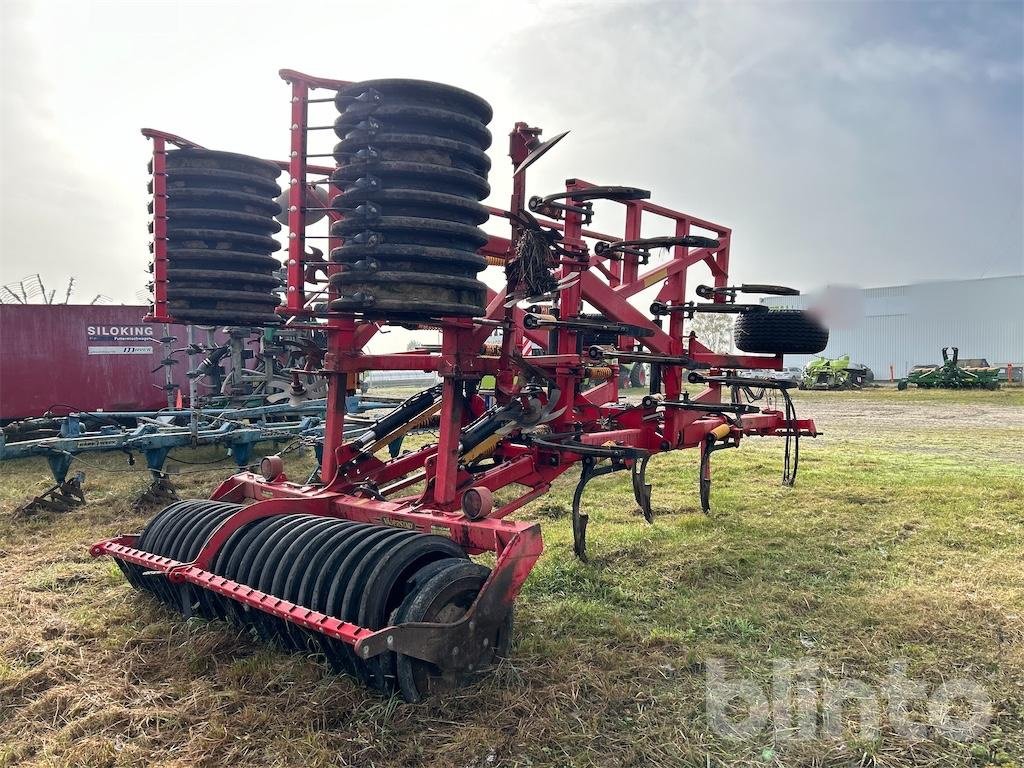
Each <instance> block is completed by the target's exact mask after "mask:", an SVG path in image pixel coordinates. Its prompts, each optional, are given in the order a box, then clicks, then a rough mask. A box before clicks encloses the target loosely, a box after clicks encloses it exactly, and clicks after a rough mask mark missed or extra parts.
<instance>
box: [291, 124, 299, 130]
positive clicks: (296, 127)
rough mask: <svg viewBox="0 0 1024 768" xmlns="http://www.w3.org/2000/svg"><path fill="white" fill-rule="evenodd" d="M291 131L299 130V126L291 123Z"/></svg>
mask: <svg viewBox="0 0 1024 768" xmlns="http://www.w3.org/2000/svg"><path fill="white" fill-rule="evenodd" d="M292 130H293V131H297V130H299V124H298V123H292Z"/></svg>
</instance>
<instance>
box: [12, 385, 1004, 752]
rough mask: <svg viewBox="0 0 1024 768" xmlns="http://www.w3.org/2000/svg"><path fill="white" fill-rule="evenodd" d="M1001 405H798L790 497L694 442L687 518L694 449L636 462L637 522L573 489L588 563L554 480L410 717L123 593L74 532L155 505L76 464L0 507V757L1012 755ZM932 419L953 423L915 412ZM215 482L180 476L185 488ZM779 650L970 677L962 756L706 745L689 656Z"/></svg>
mask: <svg viewBox="0 0 1024 768" xmlns="http://www.w3.org/2000/svg"><path fill="white" fill-rule="evenodd" d="M900 394H901V395H903V394H906V393H900ZM911 394H915V393H911ZM928 394H929V395H931V393H928ZM943 394H944V395H945V393H943ZM998 394H999V393H985V395H984V397H983V399H981V400H970V399H969V397H970V396H969V395H968V394H966V393H952V394H951V395H947V396H943V397H940V398H934V399H931V400H929V401H928V402H921V400H920V399H919V398H914V400H913V402H905V401H904V402H903V403H902V405H901V401H900V400H898V399H895V398H894V396H892V395H890V394H889V393H883V394H882V395H881V396H876V395H875V393H868V394H860V395H856V396H850V395H843V396H842V399H836V398H830V397H827V396H825V395H821V394H819V393H805V394H802V395H801V397H800V402H801V403H802V404H803V405H804V406H806V407H807V408H808V409H809V410H811V411H814V412H817V413H819V414H820V416H819V418H820V424H819V426H821V427H822V428H823V429H825V430H826V435H825V436H824V437H822V438H819V439H818V440H817V441H814V442H811V441H808V442H807V443H805V446H804V452H803V456H802V462H801V478H800V481H799V483H798V485H797V487H796V488H794V489H788V488H782V487H780V486H779V483H778V475H779V466H778V465H779V459H780V450H781V446H780V445H779V443H778V442H777V441H767V440H764V441H757V440H751V441H748V443H747V444H745V445H744V447H743V448H742V449H741V450H740V451H729V452H723V453H719V454H716V456H715V461H716V468H715V470H716V471H715V478H716V487H715V491H714V497H713V503H714V509H715V511H714V513H713V514H712V515H711V516H710V517H705V516H703V515H701V514H700V513H699V511H698V506H697V499H696V489H695V480H694V477H695V472H696V466H695V459H696V457H695V455H693V454H692V452H686V453H680V454H671V455H667V456H664V457H658V458H656V459H655V460H654V461H652V466H651V470H650V477H651V479H652V480H653V482H654V486H655V497H654V506H655V512H656V513H657V515H658V517H657V521H656V524H655V525H654V526H653V527H649V526H647V525H646V524H644V523H643V521H642V519H640V518H639V517H638V516H637V514H636V513H635V510H634V505H633V502H632V496H631V493H630V491H629V483H628V477H625V476H621V477H615V476H613V477H609V478H603V479H600V480H598V481H595V482H594V483H593V484H592V486H591V488H590V489H588V492H587V496H586V497H585V503H586V504H587V507H588V509H589V511H590V512H591V517H592V524H591V552H592V555H593V562H592V563H591V564H590V565H582V564H580V563H578V562H576V561H575V560H574V559H573V558H572V557H571V555H570V540H571V534H570V531H569V521H568V519H567V513H568V507H569V499H570V495H571V491H572V483H573V479H572V478H569V479H566V480H564V481H563V482H560V483H559V484H558V486H557V487H556V488H555V489H554V491H553V492H552V493H551V494H549V495H548V496H546V497H545V498H543V499H541V500H540V501H538V502H536V503H534V504H533V505H531V507H529V508H528V510H527V511H526V516H528V517H532V518H534V519H537V520H540V521H541V522H542V523H543V526H544V531H545V539H546V543H547V551H546V553H545V555H544V556H543V558H542V559H541V561H540V563H539V564H538V566H537V568H536V570H535V572H534V573H533V575H531V578H530V580H529V582H528V584H527V587H526V589H525V590H524V593H523V595H522V597H521V599H520V600H519V602H518V604H517V610H518V614H517V619H518V624H517V631H516V647H515V649H514V654H513V657H512V659H511V660H510V661H508V662H506V663H505V664H504V665H503V666H502V667H501V668H500V669H498V670H497V672H496V673H495V674H494V675H493V676H492V677H490V678H489V679H488V680H486V681H485V682H483V683H481V684H479V685H477V686H475V687H473V688H469V689H466V690H463V691H461V692H459V693H458V695H455V696H452V697H450V698H448V699H445V700H443V701H433V702H430V703H427V704H424V705H420V706H408V705H405V704H402V703H400V702H398V701H395V700H386V699H381V698H379V697H377V696H374V695H371V694H369V693H367V692H365V691H363V690H361V689H360V688H358V687H357V686H356V685H355V684H354V683H352V682H350V681H349V680H347V679H345V678H340V677H334V676H331V675H329V674H327V673H326V672H325V670H324V668H323V667H322V666H321V665H320V664H319V663H317V661H316V660H315V659H307V658H302V657H297V656H293V655H286V654H284V653H280V652H277V651H275V650H273V649H271V648H268V647H266V646H262V645H260V644H258V643H256V642H254V641H252V640H250V639H249V638H247V637H242V636H239V635H238V633H237V632H235V631H234V630H232V629H230V628H228V627H226V626H224V625H220V624H204V623H202V622H198V621H192V622H188V623H186V622H183V621H182V620H181V619H180V618H179V617H177V616H175V615H172V614H171V613H170V612H169V611H167V610H166V609H164V608H163V607H161V606H160V605H159V604H157V603H156V602H155V601H153V600H150V599H148V598H147V597H145V596H143V595H140V594H137V593H135V592H134V591H132V590H131V589H130V588H129V587H128V586H127V584H126V583H124V581H123V579H122V578H121V577H120V574H119V572H118V571H117V569H116V568H115V567H114V566H113V564H112V563H110V562H109V561H106V560H100V561H97V560H92V559H90V558H89V557H88V555H87V554H86V548H87V546H88V545H89V544H90V543H92V542H93V541H95V540H96V539H98V538H101V537H104V536H107V535H110V534H114V533H117V532H119V531H128V530H134V529H137V528H139V527H140V526H141V525H142V524H143V522H144V521H145V519H146V518H147V517H148V516H149V514H151V513H152V510H150V511H147V512H144V513H137V512H133V511H131V509H130V506H129V502H130V500H131V497H132V495H133V494H134V493H136V492H137V491H138V490H139V489H141V487H142V485H143V484H144V479H143V476H142V475H141V474H126V473H122V472H119V473H116V474H111V473H101V472H98V471H95V469H93V470H87V471H88V473H89V480H88V493H89V496H90V504H89V505H88V506H87V507H85V508H84V509H82V510H79V511H76V512H73V513H71V514H69V515H65V516H50V517H42V518H36V519H31V520H16V519H14V518H12V517H10V516H9V515H3V516H2V522H0V569H2V573H3V577H2V578H0V604H2V605H3V610H2V612H0V765H26V766H90V767H92V766H186V765H197V766H225V765H232V766H239V767H241V766H286V765H287V766H356V765H358V766H405V765H430V766H482V767H486V766H496V765H500V766H504V765H521V766H529V765H535V766H536V765H560V766H561V765H572V766H591V765H593V766H648V765H652V766H691V765H692V766H704V767H705V768H706V766H709V765H715V766H717V765H730V766H743V765H751V766H754V765H756V766H804V765H806V766H833V765H834V766H852V765H877V766H893V767H894V768H902V767H903V766H911V765H914V766H936V767H938V766H983V765H999V766H1003V768H1006V767H1007V766H1012V765H1019V764H1020V762H1019V761H1020V758H1021V755H1022V754H1024V736H1022V731H1024V568H1022V565H1021V563H1022V562H1024V512H1022V508H1021V499H1022V498H1024V473H1022V472H1021V463H1020V453H1019V451H1020V446H1021V445H1022V442H1024V440H1022V439H1024V408H1021V407H1020V406H1021V405H1022V403H1019V402H1016V399H1012V400H1009V401H1006V400H992V399H989V398H990V396H992V395H998ZM882 405H884V406H885V408H882V407H881V406H882ZM929 407H931V408H932V409H933V410H928V408H929ZM891 408H894V409H896V410H894V411H891V410H888V409H891ZM883 412H884V418H882V417H880V418H878V419H875V418H874V415H875V414H876V413H883ZM950 412H952V413H955V414H959V415H961V416H963V417H965V418H964V419H963V420H958V419H956V418H954V419H940V418H938V416H939V415H940V414H948V413H950ZM900 414H902V415H900ZM979 419H981V420H984V419H990V420H991V422H992V423H993V424H999V425H1000V426H998V427H993V426H991V425H989V426H988V427H986V428H982V429H979V428H978V427H977V426H976V422H977V421H978V420H979ZM185 458H189V459H194V458H195V457H194V456H192V455H185ZM90 461H91V462H93V463H97V464H100V465H102V466H104V467H106V468H108V469H114V468H116V469H124V468H125V466H124V463H123V458H120V459H119V458H117V457H106V458H103V459H96V458H94V459H90ZM308 461H309V459H308V457H306V458H300V459H297V460H296V461H293V462H292V464H293V465H294V464H296V463H298V464H302V466H303V468H304V467H305V466H308ZM0 471H2V473H3V476H2V478H0V505H2V508H3V511H4V512H9V511H10V510H11V509H12V508H13V506H14V505H15V504H16V503H17V502H18V501H20V500H21V499H22V498H23V497H24V496H25V495H27V493H28V491H29V488H30V487H35V488H36V489H41V488H42V487H43V486H44V477H45V471H44V469H43V466H42V464H41V463H39V462H16V463H9V464H8V463H5V464H3V465H0ZM225 472H226V470H219V471H213V472H210V473H208V474H191V475H187V476H182V478H181V479H180V481H179V484H180V485H181V486H182V487H183V490H184V491H185V492H187V493H190V494H195V495H202V494H203V493H205V492H207V491H208V490H209V489H210V487H212V485H213V484H214V482H215V481H216V480H217V479H218V478H219V477H221V476H223V474H224V473H225ZM296 474H300V472H296ZM778 658H792V659H802V660H811V659H813V660H816V661H818V662H819V663H820V664H821V666H822V667H823V668H824V669H825V670H827V674H825V675H823V677H824V678H825V679H827V680H835V679H837V678H839V677H845V676H853V677H858V678H860V679H862V680H864V681H866V682H868V683H869V684H871V685H876V684H877V683H878V681H879V680H880V679H881V677H882V676H884V675H885V674H886V673H887V670H888V665H889V662H890V660H893V659H900V658H902V659H906V661H907V664H908V669H909V674H910V675H911V677H913V678H914V679H917V680H920V681H922V682H924V683H926V684H927V685H928V686H929V687H930V688H933V687H934V686H936V685H938V684H940V683H941V682H942V681H943V680H946V679H949V678H951V677H963V676H970V677H972V678H973V679H976V680H977V681H979V682H980V683H981V684H982V685H984V687H985V688H986V690H987V691H988V693H989V695H990V696H991V698H992V700H993V702H994V706H995V716H994V719H993V722H992V724H991V726H990V727H989V729H988V730H987V731H986V733H985V734H984V735H983V736H982V737H981V739H980V740H977V741H975V742H973V743H967V744H960V743H956V742H951V741H945V740H943V739H941V738H932V737H930V738H925V739H918V740H909V739H907V738H904V737H901V736H899V735H898V734H897V733H896V732H895V730H894V729H893V727H892V725H891V724H890V723H883V728H882V732H881V735H880V737H879V738H878V739H876V740H871V741H869V742H865V741H863V740H861V739H860V738H859V734H858V733H857V730H856V727H855V724H852V723H851V724H848V727H847V728H846V729H845V730H844V732H843V734H842V735H841V736H840V737H838V738H820V739H817V740H815V741H812V742H803V741H795V742H792V741H790V742H787V741H784V740H781V739H775V738H774V737H773V733H772V732H771V731H770V730H764V731H762V732H761V733H760V734H759V735H758V736H757V737H755V738H753V739H748V740H741V741H733V740H729V739H726V738H724V737H722V736H719V735H717V734H716V733H715V731H714V729H713V728H711V726H710V724H709V722H708V719H707V716H706V714H705V711H704V693H705V674H706V664H707V661H708V660H709V659H722V660H723V661H725V662H726V663H727V664H728V665H729V666H730V667H731V669H733V670H734V671H735V672H736V674H740V673H741V672H742V674H744V675H745V676H747V677H749V678H750V679H752V680H754V681H757V682H758V683H759V684H760V685H762V686H767V685H768V684H769V682H770V676H771V671H772V661H773V659H778ZM1015 761H1017V762H1015Z"/></svg>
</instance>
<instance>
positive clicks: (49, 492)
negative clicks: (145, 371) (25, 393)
mask: <svg viewBox="0 0 1024 768" xmlns="http://www.w3.org/2000/svg"><path fill="white" fill-rule="evenodd" d="M398 404H399V401H398V400H396V399H394V398H377V399H376V400H371V399H369V398H366V397H362V396H359V395H349V397H348V398H347V400H346V405H345V407H346V410H347V411H348V412H349V413H352V414H358V413H362V412H365V411H375V410H381V409H387V410H391V409H393V408H395V407H396V406H397V405H398ZM325 410H326V400H323V399H320V400H310V401H306V402H303V403H300V404H290V403H281V404H277V405H263V406H256V407H253V408H200V409H186V410H163V411H149V412H139V411H129V412H123V413H122V412H116V411H108V412H99V413H70V414H68V415H67V416H52V415H49V416H46V417H43V418H37V419H22V420H19V421H15V422H12V423H10V424H8V425H6V426H4V427H2V428H0V462H3V461H13V460H15V459H24V458H29V457H33V456H40V457H43V458H45V459H46V462H47V464H48V466H49V469H50V474H51V476H52V479H53V484H52V485H51V486H50V487H49V488H47V489H46V490H45V491H43V492H42V493H41V494H39V495H37V496H35V497H33V498H32V499H29V500H28V501H26V502H25V503H24V504H22V505H20V506H19V507H18V512H19V513H20V514H32V513H35V512H67V511H69V510H70V509H72V508H74V507H77V506H81V505H82V504H85V502H86V499H85V488H84V487H83V485H82V483H83V482H84V480H85V472H84V471H79V472H76V473H74V474H71V473H70V470H71V467H72V464H73V463H74V461H75V460H76V458H77V457H79V456H81V455H83V454H94V453H123V454H124V455H125V457H126V461H127V464H128V466H129V467H131V466H135V463H136V460H135V457H136V455H138V456H141V457H142V458H143V459H144V461H145V464H146V470H147V471H148V472H149V473H150V485H149V487H148V488H147V489H146V490H145V491H144V492H143V493H142V494H141V496H140V497H139V499H137V501H136V503H137V504H138V505H140V506H141V505H145V504H154V503H158V502H161V501H169V500H175V499H177V498H178V497H177V493H176V491H175V489H174V486H173V484H172V478H173V474H171V473H169V472H168V471H167V470H166V464H167V462H168V460H170V461H171V462H175V461H179V460H178V459H176V458H175V457H173V456H171V451H172V450H174V449H181V448H200V447H205V446H213V445H216V446H221V447H223V448H224V449H225V451H226V455H227V458H230V459H231V460H233V461H234V462H235V464H236V465H237V466H238V468H239V469H245V468H246V467H249V466H250V462H251V461H252V456H253V449H254V447H255V446H256V445H257V444H259V443H274V444H280V443H294V444H298V443H301V444H303V445H307V446H309V447H311V448H313V449H314V451H315V452H316V453H317V454H318V455H319V452H320V448H321V446H322V445H323V430H324V426H323V425H324V412H325ZM371 423H372V420H371V419H369V418H367V417H362V418H354V419H349V420H348V421H347V422H346V423H345V434H346V436H348V437H352V438H354V437H358V436H359V435H360V434H362V433H363V432H364V431H365V430H366V429H367V428H368V427H369V425H370V424H371ZM400 447H401V441H400V440H399V441H398V442H397V444H396V445H394V446H393V447H392V450H393V452H394V453H397V452H398V450H399V449H400ZM184 463H190V462H184Z"/></svg>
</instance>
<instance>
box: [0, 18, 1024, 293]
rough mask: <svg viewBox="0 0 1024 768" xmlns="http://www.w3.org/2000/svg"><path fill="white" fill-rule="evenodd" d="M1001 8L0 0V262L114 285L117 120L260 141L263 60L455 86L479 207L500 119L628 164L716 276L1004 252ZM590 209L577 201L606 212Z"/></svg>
mask: <svg viewBox="0 0 1024 768" xmlns="http://www.w3.org/2000/svg"><path fill="white" fill-rule="evenodd" d="M1022 9H1024V3H1022V2H1020V1H1019V0H1018V2H1006V3H1001V2H978V3H969V2H898V3H896V2H890V3H881V2H811V3H793V2H737V3H729V2H718V1H715V2H649V3H648V2H628V3H617V2H600V1H599V0H589V1H588V2H576V0H562V2H557V3H555V2H538V1H534V2H516V3H507V4H506V3H500V2H467V3H457V2H442V1H441V0H431V2H409V3H390V2H381V1H376V2H366V1H365V0H363V1H361V2H354V3H352V2H331V3H327V2H318V3H305V2H295V1H292V2H286V1H283V0H277V1H276V2H273V3H263V2H238V3H234V2H217V3H213V2H177V3H174V2H157V1H152V2H142V1H141V0H140V1H139V2H124V1H122V2H95V1H92V2H90V1H89V0H77V1H76V2H70V3H64V2H57V1H55V0H51V1H49V2H48V1H46V0H35V2H19V1H18V0H0V14H2V17H0V18H2V24H0V26H2V30H0V51H2V52H0V57H2V89H0V90H2V122H0V128H2V131H0V132H2V155H0V172H2V174H3V179H2V187H0V189H2V193H0V194H2V195H3V205H2V219H0V284H4V283H8V282H11V281H14V280H18V279H20V278H22V277H25V276H26V275H29V274H34V273H36V272H39V273H41V274H42V276H43V278H44V280H45V281H46V282H47V283H48V284H50V285H62V284H63V283H64V282H66V280H67V278H68V277H70V276H74V277H75V278H76V288H75V293H74V295H73V300H74V299H78V300H81V301H88V300H89V299H91V298H92V297H93V296H94V295H96V294H102V295H104V296H107V297H109V298H110V299H112V300H113V301H115V302H117V303H122V302H124V303H136V302H138V293H139V291H140V289H143V287H144V284H145V282H146V271H145V268H146V264H147V262H148V252H147V249H146V244H147V242H148V238H149V235H148V233H147V231H146V222H147V213H146V203H147V199H148V198H147V194H146V181H147V173H146V162H147V160H148V157H149V151H150V148H149V144H148V142H147V141H146V140H145V139H144V138H143V137H142V136H141V135H140V133H139V129H140V128H142V127H144V126H147V127H154V128H161V129H164V130H167V131H170V132H172V133H176V134H179V135H182V136H185V137H188V138H190V139H192V140H194V141H195V142H197V143H200V144H203V145H205V146H208V147H210V148H214V149H223V150H232V151H237V152H243V153H247V154H253V155H258V156H262V157H272V158H284V156H285V155H286V154H287V141H288V111H287V110H288V90H287V86H286V85H285V84H284V82H283V81H282V80H281V79H280V78H279V77H278V74H277V72H278V70H279V69H281V68H290V69H297V70H300V71H304V72H308V73H310V74H314V75H318V76H322V77H331V78H337V79H343V80H361V79H370V78H378V77H412V78H421V79H427V80H438V81H442V82H447V83H451V84H453V85H458V86H461V87H463V88H466V89H468V90H471V91H474V92H476V93H478V94H480V95H481V96H483V97H484V98H486V99H487V100H488V101H489V102H490V103H491V104H492V105H493V106H494V112H495V118H494V120H493V121H492V123H491V130H492V132H493V133H494V135H495V141H494V145H493V146H492V148H491V150H490V154H491V158H492V161H493V164H494V168H493V170H492V172H491V185H492V190H493V191H492V194H491V197H490V198H489V199H488V201H487V202H488V203H490V204H491V205H495V206H500V207H504V206H505V205H506V204H507V199H508V194H509V191H510V165H509V161H508V158H507V157H506V152H507V140H506V138H505V136H506V135H507V133H508V131H509V130H510V129H511V127H512V125H513V123H514V122H515V121H516V120H525V121H527V122H529V123H530V124H532V125H537V126H540V127H542V128H543V129H544V131H545V135H547V136H550V135H553V134H555V133H558V132H561V131H564V130H571V133H570V135H569V136H568V137H567V138H566V139H565V140H564V141H563V142H562V143H561V144H560V145H559V146H558V147H557V149H554V150H553V151H552V152H551V153H550V154H548V155H547V156H546V157H545V158H544V159H543V160H542V161H540V162H539V163H538V164H537V165H535V166H534V167H533V168H531V170H530V175H529V193H530V194H547V193H550V192H554V191H557V190H558V189H560V188H561V187H562V183H563V181H564V179H565V178H568V177H580V178H584V179H587V180H588V181H591V182H594V183H600V184H625V185H633V186H640V187H643V188H646V189H650V190H651V191H652V199H654V200H656V201H657V202H660V203H662V204H664V205H667V206H669V207H672V208H678V209H682V210H685V211H687V212H689V213H692V214H694V215H696V216H699V217H702V218H705V219H710V220H713V221H716V222H719V223H722V224H725V225H726V226H728V227H731V228H732V230H733V239H732V250H731V264H732V275H733V278H734V281H735V282H772V283H784V284H789V285H794V286H797V287H800V288H803V289H805V290H811V289H815V288H820V287H821V286H823V285H825V284H829V283H840V284H851V285H859V286H864V287H871V286H881V285H892V284H900V283H907V282H913V281H918V280H934V279H949V278H974V277H990V276H996V275H1005V274H1020V273H1022V272H1024V221H1022V211H1024V141H1022V140H1024V104H1022V101H1024V99H1022V95H1024V11H1022ZM331 110H333V107H332V106H331V105H329V104H328V105H322V107H321V111H320V112H318V113H316V114H317V115H318V116H322V119H323V123H322V124H327V123H328V122H330V121H331V120H333V117H334V115H333V114H332V112H331ZM327 134H329V132H327V131H323V132H320V135H322V136H323V139H322V140H323V141H326V142H330V141H333V137H329V136H328V135H327ZM318 140H319V139H318ZM327 148H329V143H328V144H326V145H324V148H323V149H322V150H321V151H324V150H325V149H327ZM603 210H604V209H602V210H601V211H599V213H601V214H602V215H605V214H604V212H603ZM606 216H607V217H606V218H601V217H599V219H598V220H597V221H595V226H596V227H598V228H600V229H606V230H613V231H614V230H615V229H616V228H618V227H620V226H621V222H620V221H617V220H616V217H615V215H612V214H607V215H606ZM488 228H489V229H491V230H492V231H494V232H496V233H502V228H501V222H497V223H493V222H492V223H491V224H489V225H488ZM645 234H658V233H657V232H654V231H649V232H645ZM488 279H489V281H491V282H493V281H494V280H495V279H496V278H495V277H494V276H493V275H492V276H489V277H488Z"/></svg>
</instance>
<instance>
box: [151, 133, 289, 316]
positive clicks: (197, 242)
mask: <svg viewBox="0 0 1024 768" xmlns="http://www.w3.org/2000/svg"><path fill="white" fill-rule="evenodd" d="M279 173H280V171H279V170H278V169H277V168H276V167H275V166H274V165H272V164H270V163H268V162H265V161H263V160H258V159H256V158H253V157H247V156H245V155H236V154H234V153H231V152H214V151H212V150H208V149H194V148H188V149H178V150H173V151H171V152H168V153H167V300H168V301H167V311H168V313H169V314H170V315H171V316H172V317H174V318H175V319H177V320H182V321H184V322H188V323H198V324H210V325H225V324H229V325H276V324H277V323H278V318H277V316H276V315H275V314H274V308H275V307H276V306H277V305H278V303H279V300H278V297H277V295H276V294H275V293H274V289H275V288H277V287H278V286H279V285H280V280H279V279H278V277H277V276H276V274H275V273H276V272H277V270H279V269H280V268H281V263H280V262H279V261H278V260H277V259H276V258H274V257H273V256H272V255H271V254H272V253H274V252H275V251H277V250H279V249H280V247H281V246H280V244H279V243H278V242H277V241H276V240H275V239H274V238H273V237H272V235H273V234H274V233H275V232H278V231H280V229H281V225H280V224H279V223H278V222H276V221H275V220H274V215H275V214H276V213H278V212H279V211H280V207H279V206H278V205H277V203H276V202H274V198H275V196H277V195H278V194H279V193H280V191H281V190H280V188H279V187H278V185H277V181H276V179H277V176H278V174H279Z"/></svg>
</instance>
